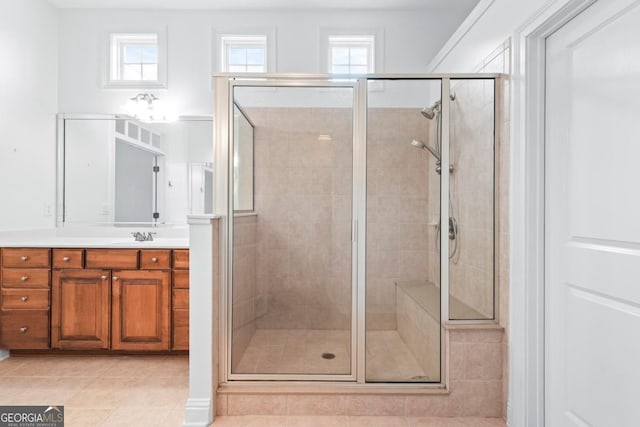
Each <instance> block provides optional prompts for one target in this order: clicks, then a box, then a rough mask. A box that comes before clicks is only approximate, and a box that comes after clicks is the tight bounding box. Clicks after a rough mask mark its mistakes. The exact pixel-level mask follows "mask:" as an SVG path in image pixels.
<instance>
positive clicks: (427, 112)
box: [420, 100, 442, 120]
mask: <svg viewBox="0 0 640 427" xmlns="http://www.w3.org/2000/svg"><path fill="white" fill-rule="evenodd" d="M441 104H442V103H441V102H440V100H438V101H436V102H435V103H434V104H433V105H432V106H431V107H424V108H423V109H422V110H420V114H422V115H423V116H424V117H426V118H427V119H429V120H431V119H433V118H434V117H435V116H437V115H438V114H440V109H441Z"/></svg>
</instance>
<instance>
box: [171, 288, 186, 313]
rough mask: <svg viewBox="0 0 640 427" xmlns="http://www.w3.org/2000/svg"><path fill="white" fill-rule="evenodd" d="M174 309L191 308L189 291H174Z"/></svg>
mask: <svg viewBox="0 0 640 427" xmlns="http://www.w3.org/2000/svg"><path fill="white" fill-rule="evenodd" d="M173 308H186V309H188V308H189V290H188V289H176V290H174V291H173Z"/></svg>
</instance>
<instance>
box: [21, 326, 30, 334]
mask: <svg viewBox="0 0 640 427" xmlns="http://www.w3.org/2000/svg"><path fill="white" fill-rule="evenodd" d="M28 330H29V328H27V327H26V326H23V327H22V328H20V332H21V333H23V334H24V333H25V332H27V331H28Z"/></svg>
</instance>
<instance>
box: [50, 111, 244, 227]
mask: <svg viewBox="0 0 640 427" xmlns="http://www.w3.org/2000/svg"><path fill="white" fill-rule="evenodd" d="M59 125H60V126H59V129H60V134H59V141H60V142H59V144H58V150H59V152H58V183H59V184H58V202H57V203H58V210H57V212H58V218H57V220H58V221H57V223H58V226H65V225H99V224H113V225H136V226H140V225H148V226H158V225H183V224H186V220H187V215H189V214H208V213H212V212H213V191H214V180H213V119H212V118H211V117H188V118H181V119H180V120H178V121H175V122H171V123H143V122H140V121H138V120H135V119H133V118H131V117H128V116H116V115H105V116H96V115H91V116H90V115H64V116H63V117H61V118H60V123H59ZM251 134H252V131H251ZM251 145H252V142H251ZM251 155H252V153H251ZM251 164H252V160H251ZM241 175H243V174H241ZM251 179H252V180H253V178H251Z"/></svg>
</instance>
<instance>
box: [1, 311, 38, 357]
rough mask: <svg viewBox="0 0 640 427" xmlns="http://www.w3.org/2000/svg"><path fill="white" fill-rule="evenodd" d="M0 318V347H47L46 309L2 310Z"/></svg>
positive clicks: (31, 348) (28, 348)
mask: <svg viewBox="0 0 640 427" xmlns="http://www.w3.org/2000/svg"><path fill="white" fill-rule="evenodd" d="M0 320H1V321H0V337H1V341H2V342H1V343H0V347H3V348H8V349H25V350H37V349H48V348H49V311H48V310H9V311H3V312H2V313H1V314H0Z"/></svg>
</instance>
